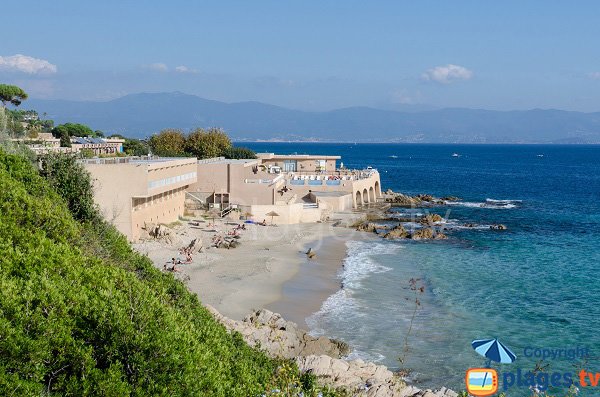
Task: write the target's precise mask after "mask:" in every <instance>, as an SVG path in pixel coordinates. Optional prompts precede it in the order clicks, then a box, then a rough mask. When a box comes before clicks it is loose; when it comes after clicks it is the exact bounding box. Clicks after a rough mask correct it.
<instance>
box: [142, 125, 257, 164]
mask: <svg viewBox="0 0 600 397" xmlns="http://www.w3.org/2000/svg"><path fill="white" fill-rule="evenodd" d="M148 144H149V145H150V149H152V152H153V153H154V154H157V155H159V156H167V157H176V156H190V157H197V158H199V159H206V158H211V157H219V156H223V157H227V158H237V159H253V158H256V153H254V152H253V151H252V150H250V149H247V148H241V147H234V146H233V144H232V143H231V140H230V139H229V137H228V136H227V134H226V133H225V132H224V131H223V130H222V129H220V128H209V129H208V130H205V129H203V128H197V129H195V130H194V131H192V132H190V133H189V134H188V135H185V134H184V133H183V132H182V131H181V130H177V129H172V128H169V129H165V130H162V131H161V132H159V133H158V134H155V135H153V136H152V137H151V138H150V140H149V141H148Z"/></svg>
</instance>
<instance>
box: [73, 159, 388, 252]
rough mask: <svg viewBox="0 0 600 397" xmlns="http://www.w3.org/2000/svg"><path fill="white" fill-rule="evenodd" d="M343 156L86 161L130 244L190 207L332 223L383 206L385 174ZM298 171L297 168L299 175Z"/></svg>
mask: <svg viewBox="0 0 600 397" xmlns="http://www.w3.org/2000/svg"><path fill="white" fill-rule="evenodd" d="M339 159H340V157H339V156H305V155H285V156H283V155H275V154H273V153H261V154H259V155H258V158H257V159H252V160H227V159H224V158H222V157H219V158H213V159H207V160H196V159H195V158H150V159H148V158H136V157H115V158H102V159H87V160H81V162H82V163H83V164H84V166H85V168H86V169H87V170H88V171H89V172H90V173H91V175H92V178H93V180H94V188H95V192H94V193H95V200H96V202H97V203H98V204H99V206H100V208H101V210H102V212H103V214H104V216H105V218H106V219H107V220H108V221H109V222H112V223H113V224H114V225H115V226H116V227H117V229H118V230H119V231H121V232H122V233H123V234H125V235H126V236H127V237H128V238H129V239H130V240H132V241H135V240H138V239H139V238H140V236H142V232H143V228H144V227H145V225H146V224H159V223H164V224H168V223H171V222H174V221H177V220H178V219H179V217H180V216H183V215H184V211H185V208H186V202H187V204H188V207H190V203H192V204H194V206H195V207H196V208H201V209H206V208H212V210H213V211H216V212H218V213H219V215H221V216H226V215H229V216H233V217H235V218H236V219H238V218H239V217H242V218H251V219H253V220H255V221H262V220H263V219H264V220H267V222H270V221H271V219H272V218H271V215H269V214H272V213H276V214H277V215H276V216H275V217H274V219H273V221H274V222H275V223H280V224H293V223H304V222H317V221H320V220H326V219H327V218H328V217H330V216H331V215H332V214H333V213H334V212H344V211H351V210H353V209H356V208H360V207H363V206H366V205H370V204H372V203H375V202H377V198H378V197H380V196H381V186H380V180H379V173H378V172H377V170H374V169H371V168H370V167H367V168H365V169H363V170H348V169H340V168H337V164H336V163H337V160H339ZM294 170H295V171H294Z"/></svg>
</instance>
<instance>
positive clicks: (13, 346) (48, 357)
mask: <svg viewBox="0 0 600 397" xmlns="http://www.w3.org/2000/svg"><path fill="white" fill-rule="evenodd" d="M42 174H43V175H44V176H45V177H42V176H40V174H39V172H38V171H37V170H36V169H35V168H34V166H32V164H31V163H30V162H29V161H28V160H27V159H26V158H24V157H22V156H18V155H13V154H8V153H7V152H6V151H4V150H3V149H2V148H0V225H1V227H0V252H2V256H1V257H0V395H19V396H27V395H36V396H39V395H51V394H56V395H78V396H79V395H104V396H147V395H164V396H167V395H168V396H184V395H185V396H192V395H214V396H257V395H261V394H263V393H265V392H267V394H269V390H272V389H285V388H286V387H290V385H298V387H300V386H301V385H304V386H305V388H308V389H310V390H311V392H309V393H305V395H313V394H314V393H316V389H315V386H314V378H312V377H310V376H303V377H299V376H298V373H297V370H296V369H295V368H294V366H293V365H291V364H289V363H282V362H277V361H274V360H271V359H269V358H268V357H267V356H266V355H264V354H263V353H262V352H260V351H258V350H255V349H252V348H250V347H248V346H247V345H246V344H245V343H244V342H243V340H242V338H241V336H240V335H239V334H229V333H227V332H226V330H225V329H224V328H223V327H222V326H221V325H219V324H218V323H217V322H216V321H215V320H214V319H213V318H212V316H211V315H210V314H209V313H208V311H207V310H206V309H204V308H203V307H202V306H201V305H200V303H199V301H198V299H197V297H196V295H193V294H191V293H190V292H189V291H188V290H187V289H186V287H185V286H184V285H183V284H182V283H181V282H179V281H177V280H175V279H174V278H173V276H172V275H170V274H163V273H161V272H160V271H158V270H156V269H155V268H154V267H153V266H152V264H151V263H150V261H149V260H148V258H146V257H144V256H141V255H139V254H137V253H135V252H134V251H132V249H131V247H130V246H129V244H128V243H127V241H126V239H125V238H124V237H123V236H122V235H120V234H119V233H118V232H117V231H116V230H115V229H114V228H113V227H112V226H110V225H109V224H107V223H105V222H103V221H101V220H100V217H99V216H98V213H97V212H95V208H93V204H91V203H90V202H89V201H87V198H89V197H90V194H91V193H90V192H91V186H90V184H89V176H88V175H87V174H86V173H85V171H84V170H83V169H82V168H81V167H80V166H79V165H77V163H75V162H74V161H73V160H69V159H65V158H49V159H48V160H47V162H46V163H45V164H44V168H43V171H42ZM65 174H68V175H65ZM78 196H80V197H82V198H83V200H82V202H83V204H82V203H81V202H79V201H78V200H75V198H76V197H78ZM90 206H91V207H90ZM74 216H75V217H74ZM295 390H296V391H298V389H295Z"/></svg>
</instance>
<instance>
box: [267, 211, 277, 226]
mask: <svg viewBox="0 0 600 397" xmlns="http://www.w3.org/2000/svg"><path fill="white" fill-rule="evenodd" d="M266 215H267V216H270V217H271V225H272V224H273V217H275V216H279V214H278V213H277V212H275V211H271V212H269V213H267V214H266Z"/></svg>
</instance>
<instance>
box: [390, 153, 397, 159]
mask: <svg viewBox="0 0 600 397" xmlns="http://www.w3.org/2000/svg"><path fill="white" fill-rule="evenodd" d="M390 158H392V159H397V158H398V156H396V155H395V154H392V155H391V156H390Z"/></svg>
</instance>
